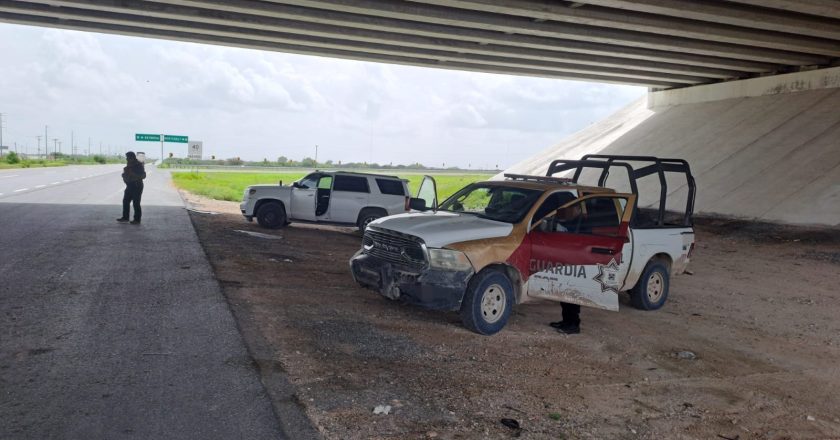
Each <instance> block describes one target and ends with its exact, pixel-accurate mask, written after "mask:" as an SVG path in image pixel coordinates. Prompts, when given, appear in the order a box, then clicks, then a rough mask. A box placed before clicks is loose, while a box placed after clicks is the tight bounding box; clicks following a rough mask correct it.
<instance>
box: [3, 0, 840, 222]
mask: <svg viewBox="0 0 840 440" xmlns="http://www.w3.org/2000/svg"><path fill="white" fill-rule="evenodd" d="M0 22H8V23H17V24H25V25H35V26H46V27H55V28H63V29H75V30H83V31H92V32H103V33H112V34H122V35H134V36H142V37H150V38H163V39H170V40H178V41H191V42H198V43H207V44H217V45H226V46H236V47H245V48H253V49H260V50H272V51H279V52H290V53H298V54H307V55H318V56H328V57H336V58H348V59H355V60H365V61H374V62H384V63H395V64H407V65H415V66H424V67H436V68H444V69H455V70H469V71H479V72H491V73H504V74H514V75H530V76H539V77H548V78H561V79H573V80H587V81H597V82H610V83H621V84H633V85H641V86H647V87H649V88H650V89H651V91H650V93H649V94H648V96H647V98H646V99H645V100H644V101H640V102H637V103H635V104H633V105H631V106H629V107H628V108H626V109H624V110H622V111H620V112H618V113H617V114H616V115H613V116H612V117H610V118H607V119H605V120H604V121H601V122H599V123H597V124H594V125H593V126H591V127H589V128H587V129H585V130H583V131H581V132H580V133H577V134H575V135H574V136H571V137H569V138H568V139H565V140H563V141H562V142H561V143H560V144H558V145H556V146H554V147H551V148H549V149H547V150H545V151H544V152H542V153H540V154H538V155H535V156H534V157H531V158H527V159H524V160H523V161H522V162H520V163H518V164H517V165H515V166H514V167H513V168H512V170H514V171H517V172H523V173H542V172H544V171H545V170H544V168H545V165H547V164H548V162H549V161H550V160H552V159H556V158H560V157H579V156H580V155H582V154H586V153H596V152H610V153H616V154H646V155H650V154H655V155H659V156H674V157H683V158H686V159H688V160H689V162H690V163H691V164H692V166H693V167H694V168H695V174H696V175H697V180H698V188H699V190H698V200H697V210H698V212H708V213H720V214H725V215H736V216H745V217H752V218H760V219H769V220H774V221H782V222H790V223H810V224H822V225H840V154H839V153H838V152H840V140H838V139H840V132H838V131H837V130H838V124H840V117H838V112H837V109H838V108H840V67H838V66H840V58H838V57H840V0H708V1H703V2H697V1H693V0H632V1H631V0H579V1H559V0H515V1H514V0H171V1H141V0H0ZM672 189H673V190H674V191H678V190H679V187H678V186H676V187H673V188H672ZM655 193H658V190H657V191H655ZM675 200H679V197H678V196H677V197H675Z"/></svg>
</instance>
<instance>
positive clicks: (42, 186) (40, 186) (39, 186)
mask: <svg viewBox="0 0 840 440" xmlns="http://www.w3.org/2000/svg"><path fill="white" fill-rule="evenodd" d="M45 186H47V185H38V186H36V187H35V188H44V187H45Z"/></svg>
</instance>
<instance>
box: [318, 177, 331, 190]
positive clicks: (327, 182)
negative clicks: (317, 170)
mask: <svg viewBox="0 0 840 440" xmlns="http://www.w3.org/2000/svg"><path fill="white" fill-rule="evenodd" d="M330 186H332V176H330V175H325V176H321V180H319V181H318V189H330Z"/></svg>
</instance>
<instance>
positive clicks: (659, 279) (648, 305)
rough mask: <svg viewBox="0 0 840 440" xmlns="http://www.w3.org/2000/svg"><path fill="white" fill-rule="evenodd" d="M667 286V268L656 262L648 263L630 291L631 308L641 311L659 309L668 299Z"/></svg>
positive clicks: (668, 281) (668, 282)
mask: <svg viewBox="0 0 840 440" xmlns="http://www.w3.org/2000/svg"><path fill="white" fill-rule="evenodd" d="M669 284H670V280H669V277H668V268H666V267H665V265H664V264H662V263H660V262H658V261H651V262H649V263H648V264H647V266H645V270H644V272H642V276H641V277H640V278H639V282H637V283H636V286H635V287H633V289H631V290H630V300H631V303H632V304H633V307H635V308H637V309H641V310H656V309H659V308H661V307H662V306H663V305H665V301H666V300H667V299H668V287H669Z"/></svg>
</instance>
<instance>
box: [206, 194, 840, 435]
mask: <svg viewBox="0 0 840 440" xmlns="http://www.w3.org/2000/svg"><path fill="white" fill-rule="evenodd" d="M192 201H193V202H194V203H195V202H201V200H198V199H195V198H193V199H192ZM201 209H207V210H211V211H217V212H221V214H219V215H205V214H201V213H191V216H192V219H193V223H194V225H195V227H196V230H197V231H198V235H199V238H200V240H201V242H202V244H203V246H204V249H205V250H206V252H207V255H208V257H209V259H210V262H211V263H212V265H213V267H214V270H215V273H216V277H217V278H218V280H219V282H220V283H221V285H222V287H223V290H224V292H225V295H226V296H227V298H228V301H229V303H230V304H231V307H232V308H233V310H234V313H235V316H236V317H237V320H238V322H239V325H240V328H241V330H242V332H243V335H244V336H245V339H246V341H247V342H248V344H249V346H250V348H251V351H252V353H254V352H257V353H271V356H272V357H273V359H257V363H258V364H259V365H260V366H261V369H262V370H263V375H264V376H265V375H267V374H270V371H268V370H272V369H274V370H277V369H280V370H282V371H283V372H284V373H285V375H287V377H288V381H289V382H290V383H291V385H292V388H293V394H294V396H293V398H294V400H295V401H296V402H297V403H298V404H300V405H302V406H303V407H304V408H305V411H306V414H307V415H308V416H309V418H310V419H311V420H312V422H313V424H314V425H315V426H316V427H317V428H318V429H319V430H320V431H321V433H322V434H323V436H324V437H325V438H329V439H346V438H349V439H407V438H417V439H421V438H439V439H478V438H480V439H485V438H511V437H513V436H519V438H531V439H563V438H593V439H604V438H611V439H612V438H617V439H637V438H649V439H662V438H668V439H683V438H684V439H711V438H738V439H740V440H747V439H778V440H781V439H826V438H840V320H838V319H837V316H840V301H839V300H838V294H837V291H838V287H837V286H838V284H839V283H840V264H838V259H837V255H838V252H840V232H838V231H836V230H834V231H812V230H807V231H806V230H801V229H793V228H783V227H754V226H748V225H744V224H740V223H738V222H727V221H725V220H709V221H704V222H701V224H700V225H699V226H698V231H697V243H698V245H697V249H696V250H695V255H694V259H693V261H692V263H691V265H690V267H689V268H690V269H691V271H692V273H693V275H692V276H688V275H686V276H680V277H677V278H674V279H673V281H672V285H671V296H670V298H669V300H668V303H667V304H666V306H665V307H664V308H663V309H661V310H659V311H655V312H643V311H639V310H635V309H633V308H631V307H630V306H629V305H628V304H627V301H626V299H624V300H623V302H622V308H621V310H620V312H618V313H615V312H608V311H599V310H592V309H584V310H583V312H582V319H583V323H582V331H583V332H582V334H580V335H574V336H565V335H560V334H558V333H557V332H556V331H554V330H553V329H552V328H551V327H549V326H548V325H547V324H548V322H550V321H555V320H557V319H559V317H560V307H559V305H555V304H551V303H548V304H547V303H540V304H533V305H531V304H529V305H523V306H519V307H517V308H516V309H515V311H514V315H513V316H512V318H511V321H510V323H509V324H508V326H507V327H506V328H505V329H504V330H503V331H502V332H501V333H499V334H497V335H495V336H492V337H485V336H480V335H477V334H475V333H471V332H469V331H467V330H466V329H464V328H463V327H462V326H461V324H460V320H459V318H458V316H457V314H456V313H442V312H431V311H426V310H422V309H419V308H416V307H411V306H406V305H401V304H399V303H397V302H394V301H390V300H388V299H385V298H383V297H381V296H379V295H377V294H376V293H374V292H372V291H369V290H366V289H362V288H360V287H358V286H356V285H355V284H354V282H353V280H352V278H351V276H350V273H349V269H348V263H347V262H348V259H349V258H350V256H351V255H352V254H353V253H354V252H355V251H356V250H357V249H358V248H359V245H360V235H359V234H358V232H355V231H353V230H352V229H346V228H330V227H319V226H301V225H294V224H293V225H291V226H289V227H287V228H285V229H280V230H275V231H267V230H264V229H260V228H259V227H258V226H257V225H256V224H255V223H251V224H249V223H247V222H246V221H245V220H244V219H243V218H242V216H241V215H240V214H239V212H238V207H237V206H236V205H235V204H231V203H225V202H208V201H204V204H203V205H202V207H201ZM236 230H248V231H254V232H260V233H267V234H272V235H275V236H277V237H279V238H278V239H271V240H269V239H266V238H264V237H259V236H249V235H245V234H242V233H241V232H237V231H236ZM266 383H267V384H269V385H268V386H269V387H270V386H271V385H270V384H271V381H266ZM385 407H389V409H388V411H385V410H384V409H385ZM377 409H378V410H377ZM377 413H378V414H377ZM503 419H510V420H514V421H516V423H517V425H516V426H517V427H518V428H512V427H511V426H513V424H512V422H510V421H506V422H505V423H502V420H503Z"/></svg>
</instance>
